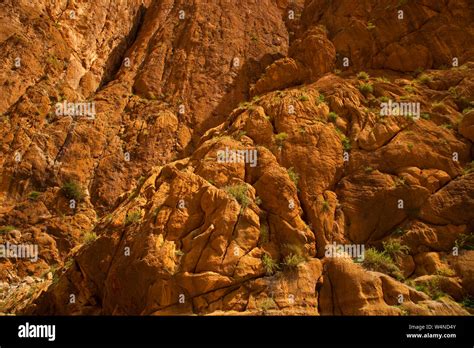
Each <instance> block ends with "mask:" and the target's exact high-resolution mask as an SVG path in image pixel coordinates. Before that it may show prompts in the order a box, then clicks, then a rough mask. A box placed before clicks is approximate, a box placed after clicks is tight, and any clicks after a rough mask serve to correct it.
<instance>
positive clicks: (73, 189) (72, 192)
mask: <svg viewBox="0 0 474 348" xmlns="http://www.w3.org/2000/svg"><path fill="white" fill-rule="evenodd" d="M61 190H62V192H63V194H64V196H65V197H66V198H68V199H74V200H75V201H76V202H80V201H81V200H82V199H83V198H84V191H83V190H82V187H81V186H80V185H79V184H78V183H77V182H75V181H68V182H66V183H64V184H63V186H62V188H61Z"/></svg>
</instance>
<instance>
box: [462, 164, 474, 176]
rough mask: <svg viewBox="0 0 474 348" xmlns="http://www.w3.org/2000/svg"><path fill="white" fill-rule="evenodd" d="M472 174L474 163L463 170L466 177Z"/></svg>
mask: <svg viewBox="0 0 474 348" xmlns="http://www.w3.org/2000/svg"><path fill="white" fill-rule="evenodd" d="M472 172H474V161H471V162H469V163H468V164H466V167H464V168H463V170H462V173H463V174H464V175H466V174H469V173H472Z"/></svg>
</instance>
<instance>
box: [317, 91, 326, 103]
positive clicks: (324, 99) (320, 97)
mask: <svg viewBox="0 0 474 348" xmlns="http://www.w3.org/2000/svg"><path fill="white" fill-rule="evenodd" d="M325 101H326V97H325V96H324V94H322V93H319V96H318V104H320V103H324V102H325Z"/></svg>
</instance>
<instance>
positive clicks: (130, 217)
mask: <svg viewBox="0 0 474 348" xmlns="http://www.w3.org/2000/svg"><path fill="white" fill-rule="evenodd" d="M141 218H142V214H141V213H140V211H139V210H133V211H131V212H128V213H127V216H126V217H125V225H131V224H134V223H136V222H138V221H140V219H141Z"/></svg>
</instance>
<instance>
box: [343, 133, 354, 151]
mask: <svg viewBox="0 0 474 348" xmlns="http://www.w3.org/2000/svg"><path fill="white" fill-rule="evenodd" d="M341 143H342V147H343V148H344V150H345V151H349V150H350V149H351V148H352V145H351V141H350V140H349V138H347V137H346V136H345V135H344V136H343V137H342V138H341Z"/></svg>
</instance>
